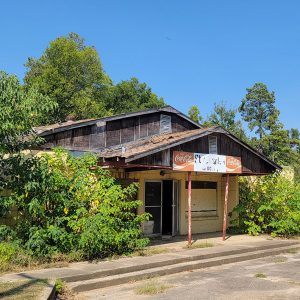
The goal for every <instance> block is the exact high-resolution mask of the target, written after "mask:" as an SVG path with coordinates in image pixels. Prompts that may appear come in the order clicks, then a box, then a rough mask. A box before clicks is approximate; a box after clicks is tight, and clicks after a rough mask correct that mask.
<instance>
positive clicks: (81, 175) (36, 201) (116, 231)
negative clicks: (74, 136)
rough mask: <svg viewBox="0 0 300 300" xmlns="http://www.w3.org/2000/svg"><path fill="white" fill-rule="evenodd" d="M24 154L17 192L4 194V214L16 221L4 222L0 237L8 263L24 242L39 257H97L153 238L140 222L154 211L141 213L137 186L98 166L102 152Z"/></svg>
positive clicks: (13, 180) (0, 201) (15, 180)
mask: <svg viewBox="0 0 300 300" xmlns="http://www.w3.org/2000/svg"><path fill="white" fill-rule="evenodd" d="M18 159H20V157H18ZM22 159H23V163H22V164H21V163H20V162H19V161H18V163H17V165H18V170H19V171H18V174H12V175H16V176H11V177H10V180H9V181H8V183H7V188H8V189H9V190H10V191H11V192H10V193H9V195H7V196H1V197H0V205H1V207H0V210H1V211H2V212H3V211H5V212H6V213H5V215H4V216H3V217H6V218H9V219H12V220H13V221H12V224H11V225H10V226H7V225H2V226H1V227H0V241H1V242H5V243H2V244H1V247H2V248H3V251H2V253H1V252H0V256H1V254H3V257H5V261H6V262H7V263H9V262H10V261H11V260H12V259H13V260H14V261H15V259H16V257H15V253H16V252H19V250H18V251H16V249H17V248H18V247H20V248H21V249H24V251H27V252H26V253H29V254H30V255H32V256H34V257H37V258H38V257H42V258H44V259H45V258H47V257H49V259H50V258H51V257H53V256H55V255H58V254H60V253H61V254H70V255H72V253H73V252H75V253H76V255H78V256H79V257H81V258H85V259H93V258H100V257H106V256H109V255H112V254H123V253H129V252H131V251H133V250H135V249H141V248H143V247H144V246H145V245H146V244H147V243H148V240H147V239H144V238H142V237H141V226H140V225H141V223H142V222H143V221H144V220H146V219H147V218H148V216H147V215H137V214H136V209H137V208H138V206H139V205H140V204H141V202H140V201H137V200H131V199H133V198H134V196H135V193H136V190H137V185H136V184H132V185H130V186H128V187H127V188H122V187H121V186H120V185H118V184H116V182H115V179H114V178H113V177H112V176H111V175H110V174H109V173H108V172H107V171H105V170H103V169H101V168H100V167H97V166H96V165H97V159H96V157H94V156H92V155H87V156H83V157H81V158H74V157H73V156H71V155H70V154H69V153H67V152H65V151H63V150H60V149H57V150H55V151H54V154H51V155H45V156H43V157H41V158H35V157H31V158H25V157H22ZM7 163H12V164H14V163H15V160H14V159H10V160H9V162H7ZM20 166H22V168H20ZM11 169H12V170H14V166H13V165H12V167H11ZM29 171H30V172H29ZM25 173H26V174H27V176H26V175H25ZM29 173H30V174H29ZM14 209H16V210H17V212H15V213H14V212H13V210H14ZM11 241H14V243H13V244H11V243H10V242H11ZM0 251H1V250H0ZM22 251H23V250H22ZM22 251H21V252H19V255H22V254H21V253H22ZM78 253H80V255H79V254H78Z"/></svg>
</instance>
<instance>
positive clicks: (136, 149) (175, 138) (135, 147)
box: [99, 127, 217, 158]
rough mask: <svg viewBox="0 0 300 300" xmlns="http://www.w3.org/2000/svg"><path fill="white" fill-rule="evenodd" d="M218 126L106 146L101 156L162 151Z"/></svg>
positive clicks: (209, 131)
mask: <svg viewBox="0 0 300 300" xmlns="http://www.w3.org/2000/svg"><path fill="white" fill-rule="evenodd" d="M216 128H217V127H208V128H200V129H193V130H188V131H182V132H176V133H164V134H160V135H155V136H153V137H151V138H147V139H141V140H138V141H135V142H131V143H127V144H125V145H123V147H118V148H114V147H112V148H106V149H104V150H103V151H101V152H100V153H99V156H100V157H104V158H109V157H123V158H130V157H133V156H136V155H138V154H141V153H144V152H149V151H151V150H155V149H158V151H160V150H161V149H160V148H162V147H164V146H168V145H171V144H173V143H176V142H180V141H184V140H186V139H189V138H191V137H196V136H198V135H201V134H203V133H207V134H209V133H212V132H216V130H215V129H216Z"/></svg>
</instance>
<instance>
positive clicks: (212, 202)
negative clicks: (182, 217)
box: [185, 181, 217, 217]
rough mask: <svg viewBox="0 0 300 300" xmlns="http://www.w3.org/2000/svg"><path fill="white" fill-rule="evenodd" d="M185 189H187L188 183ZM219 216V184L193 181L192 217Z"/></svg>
mask: <svg viewBox="0 0 300 300" xmlns="http://www.w3.org/2000/svg"><path fill="white" fill-rule="evenodd" d="M185 187H186V188H187V182H186V185H185ZM215 216H217V182H213V181H192V217H215Z"/></svg>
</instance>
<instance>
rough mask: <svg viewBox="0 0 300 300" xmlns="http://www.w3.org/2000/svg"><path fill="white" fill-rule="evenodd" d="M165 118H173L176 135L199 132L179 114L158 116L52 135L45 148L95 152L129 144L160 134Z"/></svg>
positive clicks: (158, 113)
mask: <svg viewBox="0 0 300 300" xmlns="http://www.w3.org/2000/svg"><path fill="white" fill-rule="evenodd" d="M162 114H164V115H170V116H171V124H170V125H171V126H170V127H171V129H172V131H174V132H180V131H185V130H190V129H196V126H195V125H194V124H192V123H189V122H188V121H187V120H185V119H183V118H181V117H179V116H177V115H176V114H172V113H165V112H164V113H162V112H157V113H153V114H148V115H142V116H134V117H130V118H126V117H124V119H119V120H113V121H108V122H99V123H97V124H95V125H87V126H83V127H79V128H74V129H69V130H65V131H61V132H58V133H54V134H50V135H48V136H45V140H46V143H45V144H44V145H43V146H42V148H46V149H49V148H52V147H55V146H61V147H64V148H66V149H74V150H93V149H102V148H105V147H112V146H118V145H121V144H126V143H128V142H132V141H136V140H138V139H141V138H146V137H150V136H153V135H156V134H159V133H160V119H161V115H162Z"/></svg>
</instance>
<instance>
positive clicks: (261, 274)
mask: <svg viewBox="0 0 300 300" xmlns="http://www.w3.org/2000/svg"><path fill="white" fill-rule="evenodd" d="M255 277H256V278H267V275H266V274H264V273H256V274H255Z"/></svg>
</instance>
